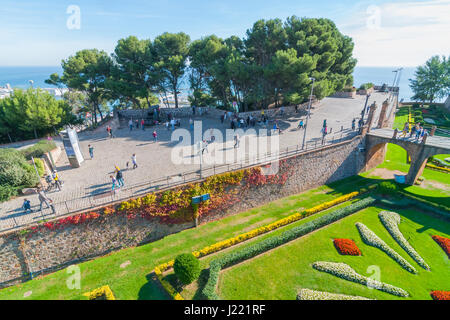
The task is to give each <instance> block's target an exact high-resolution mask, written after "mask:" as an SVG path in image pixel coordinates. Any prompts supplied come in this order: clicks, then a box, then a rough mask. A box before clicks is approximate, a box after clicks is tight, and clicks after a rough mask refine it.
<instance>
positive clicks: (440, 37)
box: [341, 0, 450, 66]
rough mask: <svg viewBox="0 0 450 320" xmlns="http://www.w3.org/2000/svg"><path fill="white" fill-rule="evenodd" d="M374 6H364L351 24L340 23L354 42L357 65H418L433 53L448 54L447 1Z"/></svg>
mask: <svg viewBox="0 0 450 320" xmlns="http://www.w3.org/2000/svg"><path fill="white" fill-rule="evenodd" d="M377 8H378V9H379V10H378V11H377V10H367V7H364V8H363V9H360V10H359V11H358V12H355V13H354V15H353V16H352V17H351V18H350V19H349V21H352V22H351V23H348V24H343V25H341V27H342V30H343V32H344V33H345V34H347V35H349V36H351V37H352V38H353V40H354V42H355V50H354V55H355V57H356V58H357V59H358V65H360V66H417V65H420V64H423V63H424V62H425V61H426V60H427V59H429V58H430V57H431V56H433V55H436V54H439V55H449V54H450V37H449V33H450V19H449V13H450V0H431V1H421V2H401V3H400V2H391V3H385V4H382V5H380V6H378V7H377ZM372 9H373V8H372ZM377 13H379V17H377ZM377 18H379V19H377ZM377 22H379V25H377V24H376V23H377ZM374 23H375V24H374Z"/></svg>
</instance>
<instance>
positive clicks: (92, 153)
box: [88, 144, 94, 159]
mask: <svg viewBox="0 0 450 320" xmlns="http://www.w3.org/2000/svg"><path fill="white" fill-rule="evenodd" d="M88 148H89V155H90V156H91V159H94V147H93V146H91V145H90V144H89V145H88Z"/></svg>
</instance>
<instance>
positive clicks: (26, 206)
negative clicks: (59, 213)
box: [22, 186, 56, 214]
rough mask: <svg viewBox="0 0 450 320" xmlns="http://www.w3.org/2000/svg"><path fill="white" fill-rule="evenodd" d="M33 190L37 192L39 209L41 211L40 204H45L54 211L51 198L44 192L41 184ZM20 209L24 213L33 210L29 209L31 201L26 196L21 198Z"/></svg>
mask: <svg viewBox="0 0 450 320" xmlns="http://www.w3.org/2000/svg"><path fill="white" fill-rule="evenodd" d="M35 192H36V193H37V194H38V199H39V202H40V205H39V211H42V206H43V205H44V204H45V205H46V206H47V208H50V209H51V210H52V213H53V214H54V213H56V210H55V206H54V205H53V200H52V199H50V198H49V197H48V196H47V195H46V194H45V192H44V188H42V186H39V187H38V188H36V189H35ZM22 209H23V210H24V213H28V211H29V212H34V211H33V209H31V201H30V200H29V199H27V198H25V199H24V200H23V205H22Z"/></svg>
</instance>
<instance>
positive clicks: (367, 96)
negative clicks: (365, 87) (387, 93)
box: [361, 94, 370, 120]
mask: <svg viewBox="0 0 450 320" xmlns="http://www.w3.org/2000/svg"><path fill="white" fill-rule="evenodd" d="M369 98H370V94H367V95H366V103H365V104H364V109H363V111H362V112H361V119H362V120H364V115H365V114H366V110H367V103H368V102H369Z"/></svg>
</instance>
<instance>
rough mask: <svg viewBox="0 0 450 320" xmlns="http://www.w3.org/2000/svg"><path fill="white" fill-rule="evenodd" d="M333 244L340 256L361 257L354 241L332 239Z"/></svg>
mask: <svg viewBox="0 0 450 320" xmlns="http://www.w3.org/2000/svg"><path fill="white" fill-rule="evenodd" d="M333 243H334V246H335V247H336V250H337V251H338V252H339V253H340V254H342V255H349V256H360V255H361V250H359V248H358V246H357V245H356V243H355V241H353V240H351V239H334V240H333Z"/></svg>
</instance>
